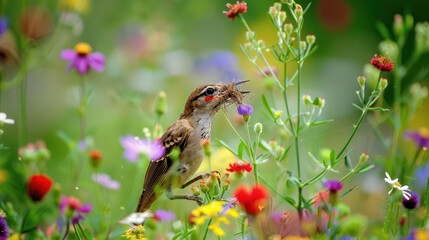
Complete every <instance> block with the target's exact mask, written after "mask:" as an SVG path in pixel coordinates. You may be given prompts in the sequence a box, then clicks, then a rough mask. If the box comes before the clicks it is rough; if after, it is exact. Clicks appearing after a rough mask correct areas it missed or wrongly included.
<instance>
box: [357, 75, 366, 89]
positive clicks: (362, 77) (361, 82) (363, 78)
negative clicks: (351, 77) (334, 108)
mask: <svg viewBox="0 0 429 240" xmlns="http://www.w3.org/2000/svg"><path fill="white" fill-rule="evenodd" d="M357 81H358V83H359V86H360V87H364V86H365V82H366V78H365V76H359V77H358V78H357Z"/></svg>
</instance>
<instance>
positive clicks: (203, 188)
mask: <svg viewBox="0 0 429 240" xmlns="http://www.w3.org/2000/svg"><path fill="white" fill-rule="evenodd" d="M200 189H201V192H203V193H207V192H208V191H209V187H208V186H207V183H206V182H205V181H202V182H200Z"/></svg>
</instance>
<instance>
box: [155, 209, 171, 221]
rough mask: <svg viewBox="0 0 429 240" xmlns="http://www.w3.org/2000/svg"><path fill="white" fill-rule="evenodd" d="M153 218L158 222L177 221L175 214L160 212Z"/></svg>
mask: <svg viewBox="0 0 429 240" xmlns="http://www.w3.org/2000/svg"><path fill="white" fill-rule="evenodd" d="M152 218H153V219H155V220H157V221H171V220H174V219H176V215H175V214H174V213H173V212H169V211H165V210H158V211H156V212H154V213H153V216H152Z"/></svg>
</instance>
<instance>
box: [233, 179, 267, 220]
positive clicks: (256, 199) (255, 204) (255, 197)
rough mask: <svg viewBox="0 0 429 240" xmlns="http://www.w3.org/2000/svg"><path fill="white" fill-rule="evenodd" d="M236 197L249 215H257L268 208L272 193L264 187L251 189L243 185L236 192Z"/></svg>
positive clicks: (256, 186)
mask: <svg viewBox="0 0 429 240" xmlns="http://www.w3.org/2000/svg"><path fill="white" fill-rule="evenodd" d="M234 196H235V197H236V198H237V202H239V203H240V205H241V207H242V208H243V210H244V211H245V212H246V213H247V214H249V215H256V214H258V213H259V212H261V211H263V210H264V208H265V207H266V204H267V199H268V198H269V196H270V193H269V192H268V190H267V189H265V187H263V186H262V185H255V186H253V187H252V188H251V189H250V188H249V187H247V186H244V185H242V186H239V187H238V188H237V189H236V190H235V192H234Z"/></svg>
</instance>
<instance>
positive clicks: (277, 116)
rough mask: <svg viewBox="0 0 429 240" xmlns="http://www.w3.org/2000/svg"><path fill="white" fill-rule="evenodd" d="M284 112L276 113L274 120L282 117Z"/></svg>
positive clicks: (277, 111)
mask: <svg viewBox="0 0 429 240" xmlns="http://www.w3.org/2000/svg"><path fill="white" fill-rule="evenodd" d="M282 113H283V112H282V111H279V110H276V111H274V118H275V119H277V118H279V117H281V116H282Z"/></svg>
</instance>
